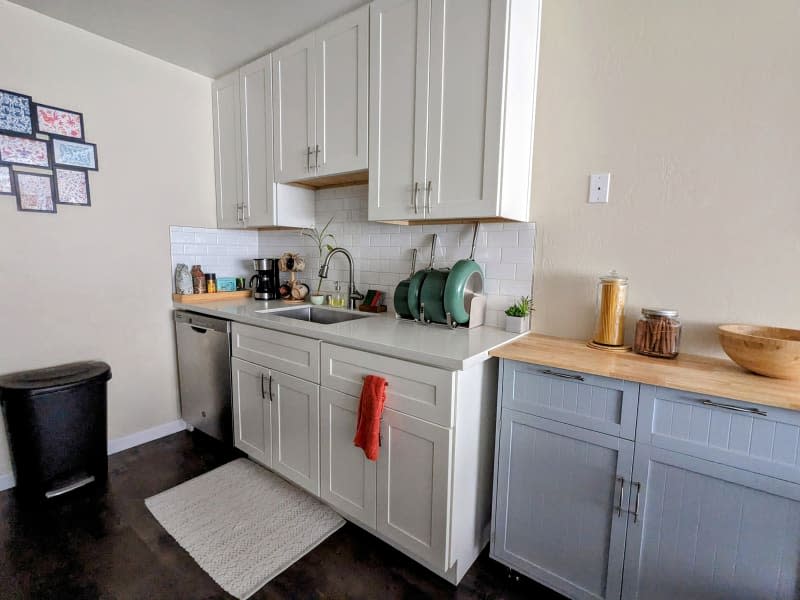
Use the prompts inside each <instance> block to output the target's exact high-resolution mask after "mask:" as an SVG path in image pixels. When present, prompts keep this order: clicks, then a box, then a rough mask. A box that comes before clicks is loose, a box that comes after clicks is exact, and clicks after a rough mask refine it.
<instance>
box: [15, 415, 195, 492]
mask: <svg viewBox="0 0 800 600" xmlns="http://www.w3.org/2000/svg"><path fill="white" fill-rule="evenodd" d="M184 429H186V422H185V421H184V420H182V419H178V420H177V421H171V422H169V423H162V424H161V425H156V426H155V427H151V428H150V429H145V430H143V431H137V432H136V433H132V434H130V435H126V436H123V437H119V438H115V439H113V440H108V453H109V454H116V453H117V452H122V451H123V450H127V449H128V448H133V447H134V446H140V445H141V444H146V443H147V442H152V441H153V440H157V439H159V438H162V437H166V436H168V435H172V434H173V433H178V432H179V431H183V430H184ZM15 484H16V481H15V480H14V474H13V473H0V492H2V491H3V490H9V489H11V488H13V487H14V485H15Z"/></svg>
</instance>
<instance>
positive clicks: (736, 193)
mask: <svg viewBox="0 0 800 600" xmlns="http://www.w3.org/2000/svg"><path fill="white" fill-rule="evenodd" d="M798 32H800V4H798V2H797V0H770V1H769V2H753V1H752V0H733V1H731V0H703V1H702V2H697V1H696V0H669V1H664V0H647V1H643V0H605V1H599V0H596V1H586V0H545V1H544V8H543V22H542V43H541V63H540V71H539V74H540V79H539V97H538V106H537V115H536V142H535V157H534V184H535V187H534V192H533V215H534V218H535V220H536V222H537V231H538V235H537V248H536V250H537V257H536V275H535V283H534V290H535V294H536V304H537V312H536V313H535V314H534V328H535V329H536V330H537V331H539V332H542V333H547V334H554V335H561V336H571V337H578V338H586V337H588V336H589V335H591V327H592V320H593V298H594V284H595V280H596V277H597V275H599V274H601V273H604V272H606V271H608V270H609V269H612V268H615V269H617V270H618V271H619V272H621V273H624V274H626V275H628V276H630V282H631V284H630V296H629V301H630V303H629V307H630V308H629V310H628V312H627V314H628V321H629V325H632V323H633V321H634V320H635V317H636V316H638V314H639V309H640V308H641V307H642V306H653V305H655V306H659V305H665V306H670V307H674V308H677V309H679V310H680V312H681V316H682V317H683V320H684V327H685V329H684V344H683V350H684V351H688V352H695V353H710V354H715V353H718V352H719V350H718V345H717V342H716V336H715V333H714V326H715V325H716V324H718V323H724V322H746V323H769V324H774V325H782V326H789V327H796V328H800V304H799V302H800V277H798V275H799V274H800V269H799V268H798V263H799V262H800V192H799V191H798V190H800V181H798V177H800V34H799V33H798ZM606 171H610V172H611V173H612V179H611V203H610V204H609V205H588V204H587V203H586V196H587V191H588V176H589V173H591V172H606ZM629 339H630V337H629Z"/></svg>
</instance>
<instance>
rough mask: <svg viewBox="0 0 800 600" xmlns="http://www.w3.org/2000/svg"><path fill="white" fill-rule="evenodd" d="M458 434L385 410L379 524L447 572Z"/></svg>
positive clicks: (394, 538)
mask: <svg viewBox="0 0 800 600" xmlns="http://www.w3.org/2000/svg"><path fill="white" fill-rule="evenodd" d="M452 434H453V432H452V430H451V429H449V428H445V427H441V426H439V425H434V424H433V423H429V422H427V421H423V420H421V419H417V418H415V417H411V416H409V415H404V414H403V413H399V412H397V411H394V410H391V409H384V411H383V425H382V427H381V436H382V445H381V454H380V458H379V460H378V525H377V529H378V531H379V532H380V533H382V534H383V535H385V536H386V537H387V538H389V539H390V540H392V541H393V542H395V543H396V544H398V545H399V546H401V547H403V548H405V549H406V550H408V551H410V552H413V553H414V554H416V555H417V556H419V557H420V558H422V559H423V560H425V561H426V562H428V563H430V564H431V565H432V566H434V567H436V568H439V569H442V570H447V568H448V567H449V566H450V565H449V562H448V543H447V542H448V539H449V536H448V531H449V525H450V518H449V517H450V515H449V510H448V506H449V503H448V499H449V491H450V466H451V463H450V450H451V443H452Z"/></svg>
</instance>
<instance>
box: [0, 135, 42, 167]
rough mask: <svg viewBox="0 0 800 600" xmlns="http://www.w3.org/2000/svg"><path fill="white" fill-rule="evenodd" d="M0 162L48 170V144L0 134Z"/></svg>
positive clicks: (37, 140) (33, 139) (34, 139)
mask: <svg viewBox="0 0 800 600" xmlns="http://www.w3.org/2000/svg"><path fill="white" fill-rule="evenodd" d="M0 162H3V163H8V164H12V165H22V166H25V167H41V168H44V169H49V168H50V142H49V141H45V140H39V139H36V138H35V137H32V138H28V137H19V136H16V135H5V134H2V133H0Z"/></svg>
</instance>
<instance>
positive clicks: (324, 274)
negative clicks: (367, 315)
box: [319, 248, 364, 310]
mask: <svg viewBox="0 0 800 600" xmlns="http://www.w3.org/2000/svg"><path fill="white" fill-rule="evenodd" d="M334 254H344V255H345V257H346V258H347V262H348V264H349V265H350V283H349V285H348V286H347V297H348V298H349V300H350V302H349V305H350V310H356V308H358V306H357V304H356V302H357V301H359V300H363V299H364V294H362V293H361V292H359V291H358V290H357V289H356V286H355V283H354V282H353V257H352V255H351V254H350V253H349V252H348V251H347V250H345V249H344V248H334V249H333V250H331V251H330V252H328V256H326V257H325V260H324V261H323V262H322V266H320V268H319V276H320V277H321V278H322V279H327V278H328V267H329V266H330V262H331V257H332V256H333V255H334Z"/></svg>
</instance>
